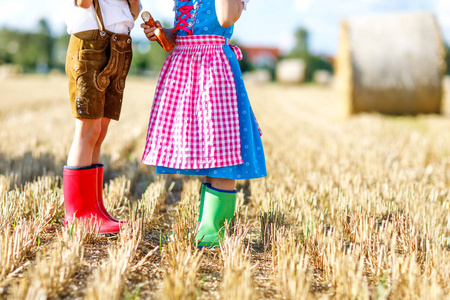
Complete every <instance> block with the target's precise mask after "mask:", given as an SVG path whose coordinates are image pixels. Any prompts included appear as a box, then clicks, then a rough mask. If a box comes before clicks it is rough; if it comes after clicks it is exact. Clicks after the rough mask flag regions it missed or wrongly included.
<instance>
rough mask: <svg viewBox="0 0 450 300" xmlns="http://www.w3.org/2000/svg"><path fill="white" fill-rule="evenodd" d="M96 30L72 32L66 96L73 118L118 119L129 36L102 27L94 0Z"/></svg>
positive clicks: (127, 57) (129, 42)
mask: <svg viewBox="0 0 450 300" xmlns="http://www.w3.org/2000/svg"><path fill="white" fill-rule="evenodd" d="M94 7H95V13H96V16H97V23H98V27H99V29H98V30H88V31H82V32H78V33H75V34H73V35H71V37H70V42H69V47H68V50H67V58H66V74H67V77H68V78H69V95H70V103H71V106H72V114H73V116H74V117H75V118H85V119H98V118H101V117H106V118H111V119H113V120H119V116H120V111H121V108H122V98H123V90H124V88H125V80H126V77H127V75H128V71H129V70H130V65H131V59H132V56H133V54H132V50H131V45H132V40H131V37H130V35H127V34H117V33H113V32H111V31H108V30H106V29H105V25H104V23H103V17H102V13H101V10H100V5H99V3H98V0H94Z"/></svg>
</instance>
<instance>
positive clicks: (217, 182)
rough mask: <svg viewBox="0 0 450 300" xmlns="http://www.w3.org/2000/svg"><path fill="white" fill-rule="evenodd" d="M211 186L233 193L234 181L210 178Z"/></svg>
mask: <svg viewBox="0 0 450 300" xmlns="http://www.w3.org/2000/svg"><path fill="white" fill-rule="evenodd" d="M211 186H212V187H213V188H215V189H218V190H224V191H234V189H235V188H236V180H234V179H225V178H211Z"/></svg>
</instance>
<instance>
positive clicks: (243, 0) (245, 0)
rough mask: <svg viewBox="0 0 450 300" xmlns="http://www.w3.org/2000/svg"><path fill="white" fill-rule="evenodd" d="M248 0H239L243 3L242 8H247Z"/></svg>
mask: <svg viewBox="0 0 450 300" xmlns="http://www.w3.org/2000/svg"><path fill="white" fill-rule="evenodd" d="M248 1H250V0H241V2H242V3H244V10H247V3H248Z"/></svg>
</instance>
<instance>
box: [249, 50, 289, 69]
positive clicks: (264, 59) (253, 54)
mask: <svg viewBox="0 0 450 300" xmlns="http://www.w3.org/2000/svg"><path fill="white" fill-rule="evenodd" d="M241 49H242V51H243V52H244V55H245V58H246V59H247V60H248V61H249V62H250V63H251V64H252V65H254V66H255V67H264V66H274V65H275V63H276V62H277V61H278V59H280V57H281V53H280V49H278V48H266V47H241Z"/></svg>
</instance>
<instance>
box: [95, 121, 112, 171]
mask: <svg viewBox="0 0 450 300" xmlns="http://www.w3.org/2000/svg"><path fill="white" fill-rule="evenodd" d="M101 120H102V121H101V130H100V135H99V137H98V139H97V142H96V143H95V145H94V150H93V153H92V164H99V163H100V150H101V148H102V143H103V141H104V140H105V137H106V133H107V132H108V126H109V123H110V122H111V119H109V118H102V119H101Z"/></svg>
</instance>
